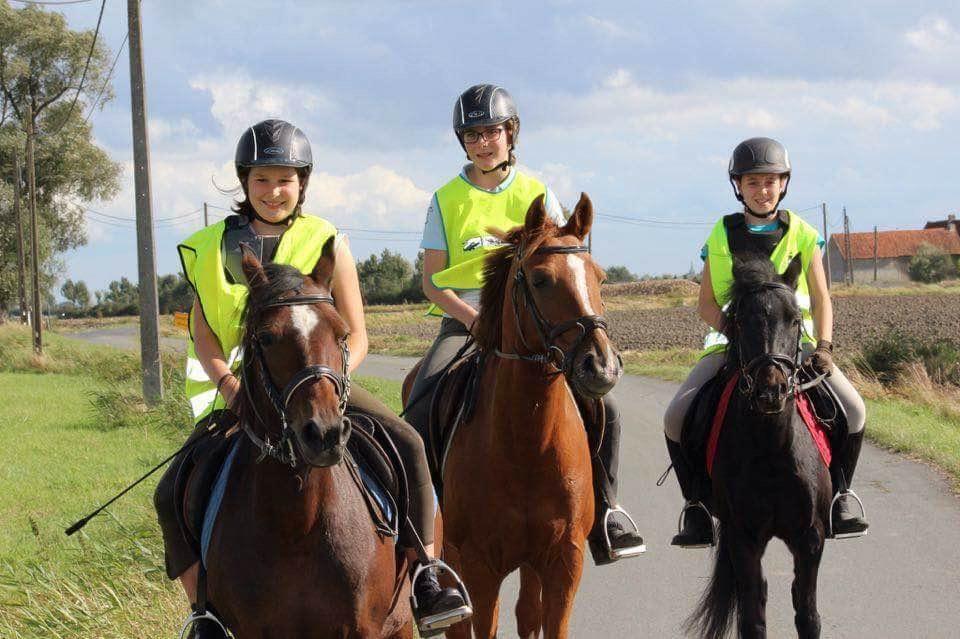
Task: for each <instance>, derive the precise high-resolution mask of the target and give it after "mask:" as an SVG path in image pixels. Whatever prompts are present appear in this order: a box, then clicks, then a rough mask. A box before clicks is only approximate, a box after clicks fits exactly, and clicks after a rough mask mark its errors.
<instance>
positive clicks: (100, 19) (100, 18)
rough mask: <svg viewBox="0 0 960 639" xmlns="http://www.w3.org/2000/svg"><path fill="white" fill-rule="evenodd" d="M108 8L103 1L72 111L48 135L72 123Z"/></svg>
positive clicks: (104, 0) (71, 107) (71, 104)
mask: <svg viewBox="0 0 960 639" xmlns="http://www.w3.org/2000/svg"><path fill="white" fill-rule="evenodd" d="M106 6H107V0H101V2H100V15H99V16H97V28H96V29H95V30H94V32H93V42H91V43H90V51H89V52H87V61H86V62H85V63H84V65H83V73H82V74H81V75H80V84H78V85H77V92H76V94H74V96H73V102H71V103H70V110H69V111H67V115H66V117H65V118H64V119H63V122H61V123H60V126H58V127H57V130H56V131H53V132H52V133H49V134H48V135H56V134H57V133H59V132H60V131H61V130H63V127H65V126H66V125H67V122H69V121H70V116H71V115H73V110H74V109H75V108H76V106H77V100H79V99H80V92H81V91H82V90H83V83H84V81H86V79H87V71H88V70H89V69H90V60H91V59H92V58H93V51H94V49H95V48H96V46H97V37H98V36H99V35H100V23H101V22H102V21H103V9H104V8H105V7H106Z"/></svg>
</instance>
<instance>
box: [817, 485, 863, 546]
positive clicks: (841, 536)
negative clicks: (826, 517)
mask: <svg viewBox="0 0 960 639" xmlns="http://www.w3.org/2000/svg"><path fill="white" fill-rule="evenodd" d="M848 495H849V496H850V497H853V498H854V500H855V501H856V502H857V505H858V506H859V507H860V516H861V517H862V518H863V519H866V518H867V509H866V508H865V507H864V505H863V502H862V501H860V497H859V496H858V495H857V493H855V492H853V491H852V490H850V489H849V488H847V489H846V490H841V491H839V492H837V494H836V495H834V496H833V499H832V500H831V501H830V528H829V529H827V539H853V538H855V537H863V536H865V535H866V534H867V533H869V532H870V531H869V530H861V531H860V532H850V533H839V534H834V533H833V507H834V506H836V505H837V502H839V501H840V498H841V497H846V496H848Z"/></svg>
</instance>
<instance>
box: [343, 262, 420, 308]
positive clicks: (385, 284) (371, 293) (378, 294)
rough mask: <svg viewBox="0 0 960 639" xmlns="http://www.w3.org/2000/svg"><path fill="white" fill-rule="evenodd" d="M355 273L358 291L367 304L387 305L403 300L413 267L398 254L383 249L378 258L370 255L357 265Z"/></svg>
mask: <svg viewBox="0 0 960 639" xmlns="http://www.w3.org/2000/svg"><path fill="white" fill-rule="evenodd" d="M357 273H358V275H359V276H360V290H361V291H363V297H364V299H365V300H366V302H367V303H368V304H389V303H396V302H400V301H403V300H404V295H403V293H404V291H405V290H407V288H408V287H409V286H410V279H411V277H412V276H413V267H412V266H410V262H408V261H407V260H406V259H405V258H404V257H403V256H402V255H400V254H399V253H393V252H392V251H390V249H383V252H382V253H381V254H380V257H379V258H378V257H377V256H376V255H371V256H370V257H368V258H367V259H365V260H363V261H362V262H360V263H359V264H357Z"/></svg>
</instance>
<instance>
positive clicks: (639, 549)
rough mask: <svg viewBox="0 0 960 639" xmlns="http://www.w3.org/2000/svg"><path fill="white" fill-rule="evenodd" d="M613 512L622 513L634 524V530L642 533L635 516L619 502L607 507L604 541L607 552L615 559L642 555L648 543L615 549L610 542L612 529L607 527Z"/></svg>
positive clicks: (604, 522)
mask: <svg viewBox="0 0 960 639" xmlns="http://www.w3.org/2000/svg"><path fill="white" fill-rule="evenodd" d="M613 513H621V514H622V515H623V516H624V517H626V518H627V520H628V521H629V522H630V525H631V526H633V532H635V533H637V534H638V535H639V534H640V528H638V527H637V522H635V521H634V520H633V517H631V516H630V513H628V512H627V511H626V510H624V509H623V507H622V506H620V505H619V504H617V505H616V506H611V507H610V508H607V512H606V513H604V515H603V541H604V542H605V543H606V545H607V554H608V555H610V558H611V559H613V560H614V561H616V560H618V559H626V558H627V557H636V556H637V555H642V554H643V553H645V552H647V545H646V544H640V545H638V546H632V547H630V548H620V549H618V550H614V549H613V547H612V545H611V544H610V529H609V528H607V524H608V523H610V517H611V516H612V515H613Z"/></svg>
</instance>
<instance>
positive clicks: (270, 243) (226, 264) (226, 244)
mask: <svg viewBox="0 0 960 639" xmlns="http://www.w3.org/2000/svg"><path fill="white" fill-rule="evenodd" d="M237 219H238V222H236V223H233V224H230V223H228V224H227V228H226V230H224V232H223V240H222V241H221V242H220V255H221V258H222V260H223V270H224V275H226V278H227V281H228V282H230V283H231V284H246V283H247V276H246V275H244V273H243V253H242V252H241V250H240V246H241V244H245V245H247V246H248V247H249V248H250V249H251V250H252V251H253V252H254V254H256V256H257V259H258V260H260V263H261V264H267V263H268V262H272V261H273V254H274V253H275V252H276V250H277V245H278V244H279V243H280V236H279V235H266V236H264V235H257V233H256V231H254V230H253V228H252V227H251V226H250V224H248V223H247V222H246V221H245V220H244V219H243V218H239V217H238V218H237Z"/></svg>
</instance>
